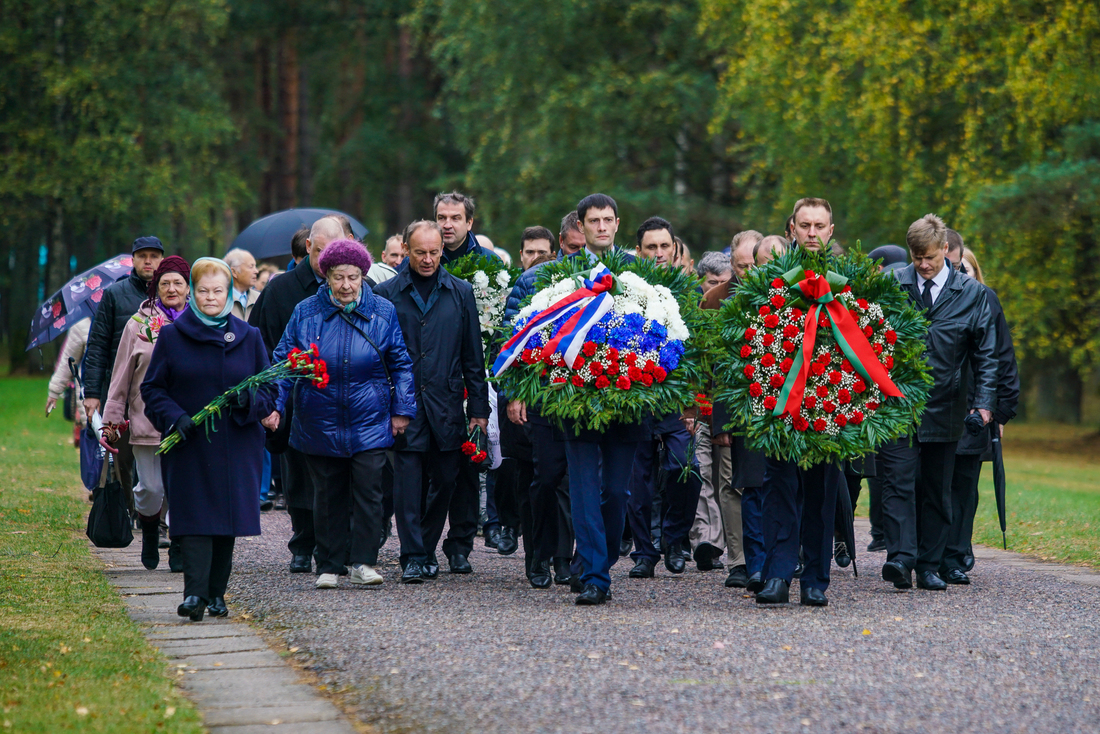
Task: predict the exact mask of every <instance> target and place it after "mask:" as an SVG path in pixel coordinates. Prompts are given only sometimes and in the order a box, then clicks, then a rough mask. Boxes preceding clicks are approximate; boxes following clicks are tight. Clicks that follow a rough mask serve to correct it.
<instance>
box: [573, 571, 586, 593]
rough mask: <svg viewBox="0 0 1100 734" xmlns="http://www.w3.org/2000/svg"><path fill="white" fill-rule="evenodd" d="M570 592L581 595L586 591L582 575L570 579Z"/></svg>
mask: <svg viewBox="0 0 1100 734" xmlns="http://www.w3.org/2000/svg"><path fill="white" fill-rule="evenodd" d="M569 590H570V591H572V592H573V593H574V594H579V593H581V592H582V591H584V584H582V583H581V577H580V574H577V575H575V576H570V577H569Z"/></svg>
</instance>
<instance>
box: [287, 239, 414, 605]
mask: <svg viewBox="0 0 1100 734" xmlns="http://www.w3.org/2000/svg"><path fill="white" fill-rule="evenodd" d="M319 265H320V268H321V272H323V273H324V274H325V283H324V284H323V285H322V286H321V287H320V289H319V290H318V291H317V294H316V295H314V296H312V297H310V298H307V299H306V300H304V301H302V302H301V303H299V304H298V306H297V307H296V308H295V309H294V314H293V315H292V316H291V317H290V322H289V323H288V324H287V327H286V331H284V332H283V338H282V340H281V341H280V342H279V346H278V347H277V348H276V349H275V357H274V358H275V359H276V360H282V359H286V358H287V356H288V355H289V354H290V352H291V350H293V349H295V348H298V349H301V350H303V351H304V350H307V349H309V347H310V345H311V344H316V345H317V346H318V348H319V350H320V358H321V359H323V360H325V362H326V363H327V365H328V375H329V384H328V387H327V388H325V389H324V390H317V389H314V388H313V387H312V385H311V384H309V383H307V382H305V381H299V382H296V383H291V382H289V381H288V382H286V383H284V384H282V385H280V388H279V398H278V402H277V409H278V411H279V413H280V414H281V413H282V411H283V408H284V406H285V405H286V402H287V398H288V394H289V391H290V390H295V391H296V392H295V394H294V414H293V417H292V419H291V427H290V446H291V447H292V448H294V449H297V450H298V451H300V452H302V453H303V454H304V455H305V459H306V466H307V468H308V470H309V474H310V478H311V479H312V481H313V485H314V488H315V493H314V499H313V527H314V532H315V533H316V536H317V547H316V550H315V551H314V556H315V558H316V559H317V574H318V576H317V584H316V585H317V588H319V589H334V588H336V587H337V585H338V582H339V577H340V575H341V574H343V573H344V569H345V565H344V564H345V562H346V561H348V560H350V562H351V568H350V569H348V572H347V573H348V581H349V582H350V583H352V584H357V585H368V586H370V585H375V584H380V583H382V576H381V575H380V574H379V573H378V572H377V571H376V570H375V569H374V567H375V566H376V565H377V564H378V547H379V544H380V541H381V536H382V472H383V468H384V466H385V462H386V449H388V448H390V447H392V446H393V443H394V437H395V436H397V435H399V434H401V433H404V431H405V428H406V427H407V426H408V425H409V421H410V420H411V419H412V418H414V417H415V416H416V398H415V388H414V382H413V375H412V360H411V359H410V358H409V353H408V351H407V350H406V348H405V340H404V338H403V337H402V335H401V327H400V325H399V324H398V321H397V314H396V312H395V311H394V307H393V305H392V304H391V303H390V302H389V301H387V300H385V299H383V298H379V297H377V296H375V295H374V294H373V293H372V292H371V289H370V288H364V287H363V278H364V277H365V275H366V272H367V270H369V269H370V266H371V259H370V255H369V254H368V253H367V250H366V248H364V247H363V246H362V245H361V244H359V243H358V242H352V241H351V240H339V241H336V242H332V243H330V244H329V245H328V247H326V248H325V251H324V253H322V255H321V259H320V262H319ZM265 425H267V427H268V428H272V429H274V428H276V427H277V426H278V418H276V419H275V420H273V421H269V422H268V423H265ZM349 507H350V511H351V522H350V527H349V522H348V510H349ZM349 533H350V540H349V537H348V536H349Z"/></svg>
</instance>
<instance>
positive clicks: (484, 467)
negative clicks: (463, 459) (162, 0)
mask: <svg viewBox="0 0 1100 734" xmlns="http://www.w3.org/2000/svg"><path fill="white" fill-rule="evenodd" d="M488 444H489V438H488V436H486V435H485V432H484V431H482V430H481V426H474V430H472V431H471V432H470V435H469V437H468V438H467V440H466V441H465V442H464V443H463V444H462V453H463V454H465V455H466V456H467V458H469V459H470V463H472V464H474V465H475V466H477V468H478V469H480V470H481V471H488V469H489V464H491V463H492V462H490V461H489V448H488Z"/></svg>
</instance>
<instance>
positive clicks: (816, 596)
mask: <svg viewBox="0 0 1100 734" xmlns="http://www.w3.org/2000/svg"><path fill="white" fill-rule="evenodd" d="M800 586H801V584H800ZM799 593H800V595H801V597H802V598H801V599H799V601H798V603H799V604H801V605H802V606H804V607H827V606H829V600H828V599H826V598H825V592H824V591H822V590H821V589H805V588H804V589H802V590H801V591H800V592H799Z"/></svg>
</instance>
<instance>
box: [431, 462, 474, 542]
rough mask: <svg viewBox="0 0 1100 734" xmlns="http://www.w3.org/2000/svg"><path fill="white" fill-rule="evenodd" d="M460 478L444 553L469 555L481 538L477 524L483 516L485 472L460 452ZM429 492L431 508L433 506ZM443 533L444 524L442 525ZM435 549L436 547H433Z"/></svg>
mask: <svg viewBox="0 0 1100 734" xmlns="http://www.w3.org/2000/svg"><path fill="white" fill-rule="evenodd" d="M459 455H460V457H461V458H460V459H459V462H458V476H457V477H456V480H455V483H454V488H453V490H452V491H451V492H450V505H449V507H448V511H447V518H446V519H447V520H449V522H448V524H447V539H446V540H444V541H443V554H444V555H446V556H448V557H450V556H454V555H462V556H468V555H470V553H472V552H473V550H474V538H476V537H477V524H478V519H479V518H480V515H481V508H480V507H479V505H480V500H481V471H480V470H479V469H478V468H477V465H476V464H474V463H473V462H471V461H469V460H467V459H466V457H465V456H463V455H462V454H461V452H460V454H459ZM434 492H435V488H434V487H433V488H432V489H431V490H430V491H429V494H428V496H429V501H428V507H431V506H432V501H431V495H432V493H434ZM439 528H440V532H441V533H442V530H443V523H442V522H440V524H439ZM432 547H433V549H434V547H435V546H432Z"/></svg>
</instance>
